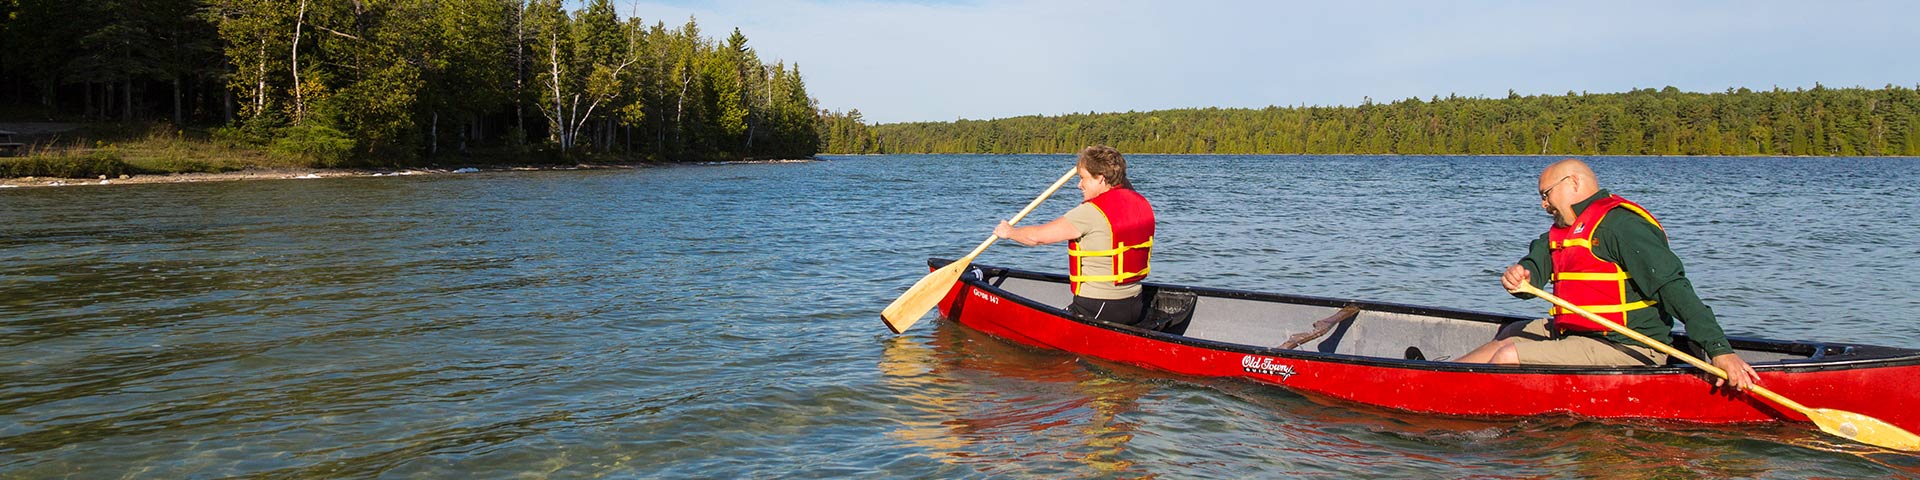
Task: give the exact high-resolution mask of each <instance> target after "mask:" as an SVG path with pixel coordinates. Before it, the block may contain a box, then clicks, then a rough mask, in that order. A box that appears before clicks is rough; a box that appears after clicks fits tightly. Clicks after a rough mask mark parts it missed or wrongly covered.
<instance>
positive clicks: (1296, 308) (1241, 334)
mask: <svg viewBox="0 0 1920 480" xmlns="http://www.w3.org/2000/svg"><path fill="white" fill-rule="evenodd" d="M1000 288H1002V289H1005V290H1007V291H1008V292H1011V293H1013V294H1014V295H1019V296H1022V297H1026V298H1029V299H1033V300H1034V301H1038V302H1041V303H1044V304H1047V305H1052V306H1054V307H1058V308H1062V309H1064V308H1066V307H1067V305H1068V304H1071V303H1073V295H1072V293H1070V292H1069V291H1068V290H1067V288H1066V285H1063V284H1061V283H1057V282H1049V281H1041V280H1030V279H1023V278H1007V279H1006V280H1005V281H1004V282H1003V283H1001V284H1000ZM1193 310H1194V312H1193V319H1192V320H1191V321H1190V322H1189V325H1188V327H1187V330H1186V332H1185V335H1186V336H1187V337H1190V338H1197V339H1202V340H1211V341H1216V342H1224V343H1235V344H1242V345H1254V346H1261V347H1277V346H1279V345H1280V344H1282V343H1285V342H1286V341H1287V338H1288V337H1291V336H1293V335H1294V334H1296V333H1302V332H1307V331H1311V330H1312V329H1313V322H1315V321H1319V320H1320V319H1324V318H1327V317H1328V316H1330V315H1333V314H1334V313H1335V312H1337V311H1339V310H1340V309H1339V307H1321V306H1313V305H1296V304H1288V303H1274V302H1261V301H1254V300H1243V299H1235V298H1220V297H1205V296H1203V297H1200V298H1199V301H1198V302H1197V303H1195V304H1194V309H1193ZM1498 329H1499V326H1498V325H1494V324H1490V323H1486V322H1477V321H1470V320H1457V319H1450V318H1444V317H1430V316H1423V315H1409V314H1401V313H1389V312H1377V311H1368V310H1362V311H1360V313H1359V315H1357V316H1355V317H1354V318H1353V319H1352V320H1348V321H1345V322H1341V323H1340V324H1339V326H1337V327H1336V328H1334V329H1333V330H1332V331H1329V332H1328V333H1327V334H1326V335H1325V336H1322V337H1320V338H1318V339H1314V340H1312V341H1309V342H1307V343H1305V344H1302V345H1300V346H1299V347H1297V348H1296V349H1298V350H1310V351H1318V352H1324V353H1338V354H1346V355H1359V356H1367V357H1385V358H1396V359H1398V358H1406V354H1407V349H1408V347H1413V348H1416V349H1419V351H1420V352H1421V353H1422V354H1423V355H1424V356H1425V357H1426V359H1428V360H1435V361H1446V360H1450V359H1453V358H1458V357H1459V356H1461V355H1464V354H1466V353H1467V352H1469V351H1472V350H1473V349H1474V348H1475V347H1478V346H1480V345H1481V344H1484V343H1486V342H1487V341H1489V340H1492V339H1493V337H1494V335H1495V334H1497V333H1498V331H1497V330H1498ZM1693 353H1696V354H1697V353H1698V352H1693ZM1738 353H1739V354H1740V356H1741V357H1742V358H1743V359H1745V360H1746V361H1747V362H1748V363H1759V362H1770V361H1778V360H1788V359H1805V358H1807V357H1806V356H1805V355H1790V354H1784V353H1778V352H1770V351H1754V350H1739V352H1738Z"/></svg>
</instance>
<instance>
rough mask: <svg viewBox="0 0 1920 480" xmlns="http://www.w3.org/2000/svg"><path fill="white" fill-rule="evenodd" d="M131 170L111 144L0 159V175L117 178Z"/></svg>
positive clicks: (132, 169) (132, 170)
mask: <svg viewBox="0 0 1920 480" xmlns="http://www.w3.org/2000/svg"><path fill="white" fill-rule="evenodd" d="M134 170H135V169H134V168H133V167H131V166H128V165H127V162H125V161H123V160H121V159H120V151H119V149H116V148H114V147H101V148H95V149H92V150H91V151H88V152H87V153H85V154H82V155H78V156H45V155H35V156H30V157H24V158H0V177H56V178H92V177H97V176H100V175H106V176H109V177H117V176H120V175H122V174H126V173H131V172H134Z"/></svg>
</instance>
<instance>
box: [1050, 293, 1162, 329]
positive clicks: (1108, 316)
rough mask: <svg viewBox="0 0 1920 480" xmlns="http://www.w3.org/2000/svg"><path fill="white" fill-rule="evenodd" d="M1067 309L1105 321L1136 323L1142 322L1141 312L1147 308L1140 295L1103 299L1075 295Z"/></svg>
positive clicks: (1126, 323) (1086, 316) (1082, 315)
mask: <svg viewBox="0 0 1920 480" xmlns="http://www.w3.org/2000/svg"><path fill="white" fill-rule="evenodd" d="M1067 311H1069V312H1073V314H1074V315H1079V316H1081V317H1084V318H1091V319H1094V320H1100V321H1103V322H1113V323H1118V324H1122V325H1136V324H1139V323H1140V317H1141V314H1142V313H1144V312H1145V311H1146V308H1145V306H1144V305H1143V304H1141V303H1140V296H1139V295H1134V296H1131V297H1127V298H1122V299H1118V300H1102V299H1098V298H1087V297H1082V296H1079V295H1074V296H1073V305H1071V306H1068V307H1067Z"/></svg>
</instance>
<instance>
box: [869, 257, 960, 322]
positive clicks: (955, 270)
mask: <svg viewBox="0 0 1920 480" xmlns="http://www.w3.org/2000/svg"><path fill="white" fill-rule="evenodd" d="M968 260H969V259H961V260H958V261H954V262H953V263H949V264H947V266H944V267H940V269H939V270H934V271H933V273H928V274H927V276H925V277H921V278H920V281H919V282H914V284H913V286H912V287H909V288H907V293H902V294H900V298H896V299H893V303H892V304H888V305H887V309H886V310H881V311H880V320H882V321H885V322H886V324H887V329H890V330H893V333H900V332H904V331H907V327H911V326H913V323H914V322H918V321H920V317H922V316H925V315H926V314H927V311H928V310H933V307H934V306H935V305H939V304H940V299H942V298H946V297H947V292H948V291H951V290H953V282H956V281H959V280H960V273H961V272H963V271H966V269H967V264H969V263H972V262H970V261H968Z"/></svg>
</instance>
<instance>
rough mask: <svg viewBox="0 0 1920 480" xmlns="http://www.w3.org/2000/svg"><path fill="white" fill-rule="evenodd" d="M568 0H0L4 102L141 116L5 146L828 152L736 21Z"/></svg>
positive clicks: (179, 165)
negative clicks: (709, 22)
mask: <svg viewBox="0 0 1920 480" xmlns="http://www.w3.org/2000/svg"><path fill="white" fill-rule="evenodd" d="M568 3H569V2H566V1H563V0H391V1H382V2H339V1H315V0H97V1H84V2H67V1H60V0H17V1H12V2H0V114H4V115H5V116H6V117H8V118H9V119H13V120H35V121H47V120H51V121H56V122H73V123H82V124H91V125H101V126H103V128H105V129H107V130H115V131H121V132H131V133H126V134H118V135H110V136H105V138H94V139H92V140H93V141H91V142H71V140H73V139H75V138H77V137H85V136H86V135H84V134H82V135H69V136H68V137H66V138H64V139H62V140H68V141H69V143H72V144H70V145H69V144H60V143H58V142H48V143H46V144H30V145H27V146H25V147H24V150H25V151H23V152H21V153H22V156H23V159H16V160H6V161H5V162H3V163H12V164H14V165H15V166H19V165H28V166H26V167H18V168H15V170H21V169H24V170H21V171H22V172H30V171H31V170H33V169H34V168H42V167H47V168H56V169H57V168H60V167H62V166H63V165H60V164H62V163H63V162H64V163H68V164H85V165H64V167H67V168H69V169H79V170H86V169H90V168H91V169H98V168H100V165H107V167H108V169H109V170H110V169H111V168H117V167H112V165H111V164H114V163H116V162H120V160H122V159H123V157H128V156H130V155H134V153H135V151H136V150H141V149H142V148H146V147H143V146H145V145H152V144H166V145H170V146H166V147H153V148H147V149H148V150H158V151H159V152H158V153H155V152H147V151H144V150H141V151H140V156H142V157H147V156H156V155H157V156H158V157H161V158H157V159H150V161H151V163H152V164H151V165H147V166H145V167H147V168H145V169H146V170H161V171H194V170H196V169H197V168H196V166H195V165H193V164H195V163H196V162H197V163H202V164H206V165H200V167H206V169H210V170H220V169H223V168H225V167H233V166H234V165H228V164H227V163H231V162H228V160H232V159H226V158H201V157H202V156H204V155H205V154H203V153H196V152H198V151H201V150H212V151H216V152H215V153H214V154H213V155H215V156H216V157H218V156H219V155H220V154H219V153H218V151H222V150H224V151H229V152H240V153H232V154H230V155H227V156H229V157H246V158H241V159H239V160H237V161H236V162H238V163H241V164H244V165H238V166H257V165H258V164H266V165H267V166H302V167H403V166H409V165H416V164H423V163H427V162H431V161H434V160H435V159H436V158H446V157H454V158H456V159H461V160H462V161H463V162H465V163H474V161H475V160H480V161H485V160H487V159H489V158H493V159H498V160H499V161H502V162H509V161H510V162H520V163H525V162H543V161H544V162H554V163H560V162H583V161H584V162H592V161H607V162H647V161H712V160H741V159H761V158H808V157H812V156H813V154H814V153H815V152H816V151H817V149H818V148H817V146H818V139H819V134H818V131H817V122H818V118H819V111H818V107H817V106H816V101H815V100H814V99H812V98H810V97H809V96H808V94H807V91H806V86H805V82H804V81H803V80H802V79H801V76H800V70H799V66H798V65H789V64H785V63H784V62H773V63H771V64H769V63H763V61H762V60H761V59H760V57H759V54H758V53H757V52H756V51H755V49H754V48H752V47H750V46H748V44H747V39H746V36H745V35H743V34H742V33H741V32H740V31H739V30H738V29H735V30H733V31H732V32H731V35H727V36H725V38H723V39H718V40H716V39H710V38H708V37H706V36H705V35H704V34H703V32H702V31H701V29H700V26H699V25H698V24H697V23H696V22H695V20H694V19H692V18H688V19H686V21H685V22H684V23H682V24H680V25H678V26H669V25H667V24H666V23H665V22H661V21H653V22H644V21H642V19H640V18H638V17H637V16H627V17H623V16H622V15H621V14H620V13H619V12H616V11H615V8H614V6H613V4H612V2H611V1H609V0H588V1H586V2H585V4H584V6H583V7H582V8H580V9H579V10H575V11H568V10H567V8H566V6H567V4H568ZM96 137H98V136H96ZM182 142H185V143H186V144H187V145H188V147H179V146H178V145H179V144H181V143H182ZM168 151H171V153H169V152H168ZM26 160H33V161H31V162H29V161H26ZM95 164H100V165H95ZM49 165H51V167H48V166H49ZM123 167H124V165H123ZM142 167H143V166H142V165H134V166H132V167H129V168H133V169H135V170H141V169H142ZM4 173H9V172H0V174H4ZM12 173H15V174H19V173H20V172H12ZM99 173H102V174H109V173H112V172H109V171H101V172H99Z"/></svg>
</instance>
